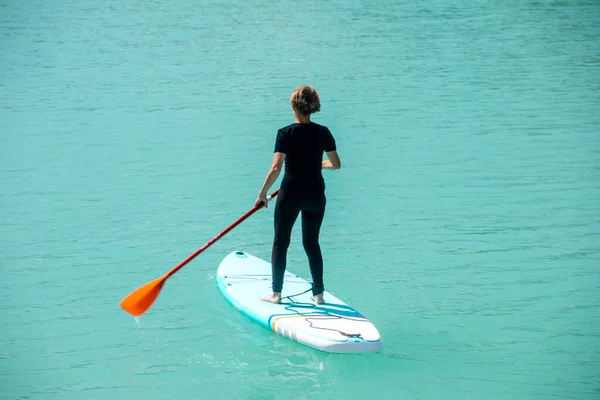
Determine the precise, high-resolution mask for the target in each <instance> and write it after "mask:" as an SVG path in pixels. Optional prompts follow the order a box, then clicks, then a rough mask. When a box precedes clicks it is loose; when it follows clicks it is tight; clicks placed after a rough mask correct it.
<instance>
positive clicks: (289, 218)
mask: <svg viewBox="0 0 600 400" xmlns="http://www.w3.org/2000/svg"><path fill="white" fill-rule="evenodd" d="M325 203H326V199H325V193H324V192H323V191H320V192H316V193H304V192H300V191H297V190H293V189H287V188H281V189H280V190H279V197H278V198H277V203H276V204H275V239H274V240H273V252H272V254H271V265H272V271H273V292H278V293H281V289H282V287H283V275H284V273H285V268H286V261H287V250H288V247H289V245H290V237H291V235H292V228H293V227H294V223H295V222H296V219H297V218H298V214H299V213H300V212H302V244H303V246H304V250H305V251H306V255H307V256H308V265H309V266H310V273H311V275H312V280H313V284H312V293H313V295H318V294H321V293H323V291H324V290H325V288H324V286H323V256H322V255H321V247H320V246H319V231H320V229H321V223H322V222H323V216H324V215H325Z"/></svg>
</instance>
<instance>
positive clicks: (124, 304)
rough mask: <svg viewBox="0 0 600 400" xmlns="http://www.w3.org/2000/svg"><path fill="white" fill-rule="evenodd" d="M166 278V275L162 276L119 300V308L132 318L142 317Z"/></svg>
mask: <svg viewBox="0 0 600 400" xmlns="http://www.w3.org/2000/svg"><path fill="white" fill-rule="evenodd" d="M168 277H169V276H168V274H167V275H163V276H161V277H160V278H157V279H155V280H153V281H152V282H148V283H146V284H145V285H144V286H141V287H139V288H137V289H136V290H134V291H133V292H131V293H130V294H129V295H128V296H127V297H125V298H124V299H123V300H121V303H120V305H121V308H122V309H123V310H125V311H127V312H128V313H129V314H131V315H133V316H134V317H137V316H139V315H142V314H143V313H145V312H146V311H147V310H148V309H149V308H150V306H151V305H152V303H154V300H156V298H157V297H158V294H159V293H160V290H161V289H162V287H163V285H164V284H165V282H166V280H167V278H168Z"/></svg>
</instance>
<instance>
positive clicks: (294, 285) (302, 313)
mask: <svg viewBox="0 0 600 400" xmlns="http://www.w3.org/2000/svg"><path fill="white" fill-rule="evenodd" d="M217 287H218V288H219V291H220V292H221V294H222V295H223V296H224V297H225V299H226V300H227V301H228V302H229V303H230V304H231V305H232V306H233V307H235V308H236V309H237V310H238V311H239V312H241V313H242V314H244V315H246V316H247V317H249V318H250V319H251V320H253V321H254V322H256V323H258V324H260V325H262V326H264V327H265V328H267V329H269V330H272V331H273V332H275V333H277V334H279V335H281V336H283V337H286V338H289V339H291V340H293V341H296V342H298V343H302V344H304V345H307V346H310V347H313V348H315V349H318V350H322V351H325V352H330V353H369V352H377V351H379V350H380V349H381V337H380V336H379V332H378V331H377V328H375V326H374V325H373V324H372V323H371V322H370V321H369V320H368V319H367V318H365V317H364V316H363V315H361V314H360V313H359V312H358V311H356V310H355V309H354V308H352V307H350V306H349V305H347V304H346V303H344V302H343V301H341V300H340V299H338V298H337V297H335V296H334V295H332V294H331V293H329V292H327V291H325V292H324V293H323V297H324V299H325V304H321V305H318V304H316V303H315V302H313V301H312V300H311V298H310V296H311V294H312V293H311V291H310V289H311V284H310V283H309V282H308V281H306V280H304V279H302V278H300V277H299V276H298V275H295V274H292V273H291V272H289V271H286V273H285V276H284V283H283V292H282V294H281V296H282V299H281V304H274V303H269V302H265V301H263V300H261V299H260V298H261V297H262V296H264V295H266V294H268V293H269V292H271V290H272V288H271V264H270V263H268V262H266V261H264V260H262V259H260V258H257V257H255V256H253V255H251V254H248V253H246V252H243V251H235V252H232V253H230V254H229V255H227V256H226V257H225V259H223V261H222V262H221V264H220V265H219V268H218V270H217Z"/></svg>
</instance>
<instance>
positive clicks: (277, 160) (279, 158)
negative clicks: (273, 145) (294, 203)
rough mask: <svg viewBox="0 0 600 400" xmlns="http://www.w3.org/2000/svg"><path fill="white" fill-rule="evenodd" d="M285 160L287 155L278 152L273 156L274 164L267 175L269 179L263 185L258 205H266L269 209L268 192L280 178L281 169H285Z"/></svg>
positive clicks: (257, 201) (257, 200)
mask: <svg viewBox="0 0 600 400" xmlns="http://www.w3.org/2000/svg"><path fill="white" fill-rule="evenodd" d="M284 160H285V153H280V152H276V153H275V155H274V156H273V164H272V165H271V168H270V169H269V172H268V173H267V177H266V178H265V182H264V183H263V186H262V189H260V192H259V194H258V198H257V199H256V203H255V204H256V205H259V204H260V203H265V207H267V192H268V191H269V189H270V188H271V186H273V184H274V183H275V181H276V180H277V178H278V177H279V173H280V172H281V168H282V167H283V162H284Z"/></svg>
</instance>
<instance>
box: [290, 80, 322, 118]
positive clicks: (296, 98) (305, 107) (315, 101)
mask: <svg viewBox="0 0 600 400" xmlns="http://www.w3.org/2000/svg"><path fill="white" fill-rule="evenodd" d="M290 103H292V106H293V107H294V108H295V109H296V111H298V112H299V113H300V114H303V115H310V114H313V113H316V112H319V111H321V102H320V100H319V92H317V91H316V90H315V88H313V87H312V86H309V85H302V86H299V87H297V88H296V90H294V92H293V93H292V95H291V96H290Z"/></svg>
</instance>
